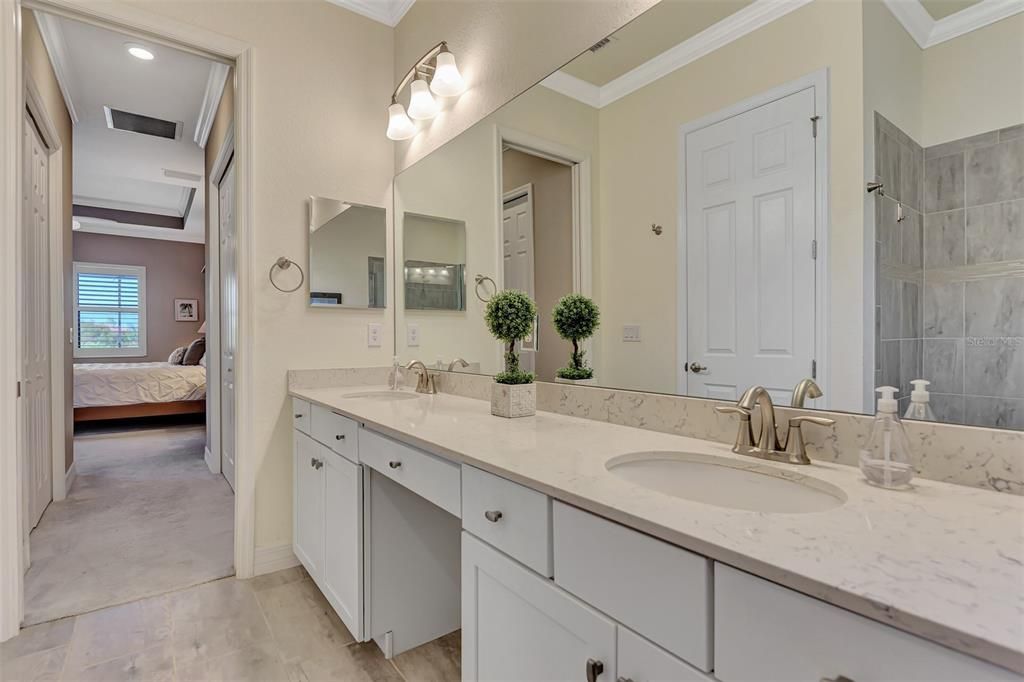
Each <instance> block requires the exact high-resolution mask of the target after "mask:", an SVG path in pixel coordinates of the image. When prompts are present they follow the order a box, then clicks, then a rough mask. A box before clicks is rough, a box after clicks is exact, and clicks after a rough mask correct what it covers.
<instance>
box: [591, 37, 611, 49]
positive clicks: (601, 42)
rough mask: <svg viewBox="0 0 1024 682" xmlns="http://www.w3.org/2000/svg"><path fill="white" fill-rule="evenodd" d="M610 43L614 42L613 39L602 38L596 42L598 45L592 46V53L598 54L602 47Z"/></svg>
mask: <svg viewBox="0 0 1024 682" xmlns="http://www.w3.org/2000/svg"><path fill="white" fill-rule="evenodd" d="M610 42H612V39H611V38H602V39H601V40H599V41H598V42H596V43H594V44H593V45H591V46H590V51H591V52H597V51H598V50H600V49H601V48H602V47H604V46H606V45H607V44H608V43H610Z"/></svg>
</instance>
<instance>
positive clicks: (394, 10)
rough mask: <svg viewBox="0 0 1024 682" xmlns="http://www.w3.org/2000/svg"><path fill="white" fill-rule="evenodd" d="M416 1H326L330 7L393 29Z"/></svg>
mask: <svg viewBox="0 0 1024 682" xmlns="http://www.w3.org/2000/svg"><path fill="white" fill-rule="evenodd" d="M415 1H416V0H327V2H329V3H331V4H332V5H337V6H338V7H344V8H345V9H347V10H349V11H352V12H355V13H356V14H361V15H362V16H364V17H367V18H368V19H373V20H374V21H379V22H380V23H382V24H385V25H387V26H390V27H392V28H394V27H395V26H397V25H398V22H400V21H401V20H402V17H404V16H405V13H406V12H408V11H409V8H410V7H412V4H413V3H414V2H415Z"/></svg>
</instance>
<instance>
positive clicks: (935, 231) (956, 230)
mask: <svg viewBox="0 0 1024 682" xmlns="http://www.w3.org/2000/svg"><path fill="white" fill-rule="evenodd" d="M964 215H965V212H964V211H963V210H962V209H958V210H955V211H944V212H942V213H929V214H927V215H925V217H924V264H925V267H926V268H946V267H950V266H954V265H963V264H964V263H965V262H966V256H965V247H964V244H965V235H964V230H965V229H966V228H965V225H966V223H965V218H964Z"/></svg>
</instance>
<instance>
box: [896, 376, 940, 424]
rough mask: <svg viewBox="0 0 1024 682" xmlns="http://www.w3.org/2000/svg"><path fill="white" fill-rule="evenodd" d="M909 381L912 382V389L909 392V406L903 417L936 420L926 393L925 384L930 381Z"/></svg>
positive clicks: (926, 420)
mask: <svg viewBox="0 0 1024 682" xmlns="http://www.w3.org/2000/svg"><path fill="white" fill-rule="evenodd" d="M910 383H912V384H914V390H913V391H911V392H910V406H909V407H908V408H907V412H906V414H904V415H903V418H904V419H916V420H918V421H923V422H934V421H938V420H937V419H936V418H935V412H933V411H932V406H931V402H930V401H929V397H930V394H929V393H928V388H927V386H928V384H930V383H931V382H930V381H927V380H925V379H914V380H913V381H911V382H910Z"/></svg>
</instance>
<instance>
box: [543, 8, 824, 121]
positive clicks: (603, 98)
mask: <svg viewBox="0 0 1024 682" xmlns="http://www.w3.org/2000/svg"><path fill="white" fill-rule="evenodd" d="M809 2H811V0H756V1H755V2H754V3H752V4H750V5H748V6H746V7H744V8H743V9H741V10H740V11H738V12H736V13H735V14H731V15H730V16H728V17H726V18H725V19H722V20H721V21H719V22H717V23H715V24H712V25H711V26H709V27H708V28H706V29H704V30H703V31H701V32H700V33H698V34H696V35H694V36H692V37H690V38H687V39H686V40H684V41H683V42H681V43H679V44H678V45H676V46H675V47H671V48H669V49H668V50H665V51H664V52H662V53H661V54H659V55H658V56H656V57H653V58H651V59H650V60H648V61H646V62H644V63H643V64H641V65H640V66H638V67H636V68H634V69H632V70H631V71H627V72H626V73H624V74H622V75H621V76H619V77H618V78H616V79H614V80H611V81H609V82H608V83H605V84H604V85H602V86H600V87H598V86H596V85H592V84H590V83H587V82H586V81H583V80H580V79H579V78H575V77H574V76H570V75H569V74H567V73H564V72H562V71H556V72H555V73H553V74H551V75H550V76H548V77H547V78H545V79H544V80H543V81H541V85H544V86H545V87H547V88H550V89H551V90H555V91H556V92H560V93H561V94H563V95H566V96H567V97H572V98H573V99H576V100H579V101H580V102H583V103H584V104H589V105H590V106H592V107H595V108H597V109H600V108H601V107H605V106H608V105H609V104H611V103H612V102H614V101H616V100H619V99H622V98H623V97H625V96H627V95H629V94H631V93H633V92H636V91H637V90H639V89H640V88H642V87H644V86H646V85H650V84H651V83H653V82H654V81H656V80H658V79H659V78H664V77H665V76H667V75H668V74H670V73H672V72H673V71H676V70H678V69H681V68H683V67H684V66H686V65H687V64H690V63H692V62H695V61H697V60H698V59H700V58H701V57H703V56H705V55H707V54H710V53H711V52H714V51H715V50H717V49H719V48H722V47H724V46H726V45H728V44H729V43H731V42H733V41H735V40H738V39H740V38H742V37H743V36H745V35H747V34H748V33H752V32H754V31H756V30H757V29H759V28H761V27H763V26H766V25H768V24H770V23H771V22H773V21H775V20H776V19H778V18H780V17H783V16H785V15H787V14H789V13H790V12H792V11H794V10H796V9H799V8H801V7H803V6H804V5H806V4H808V3H809ZM584 86H586V87H584ZM595 90H596V95H595V92H594V91H595ZM595 102H596V104H595Z"/></svg>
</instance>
